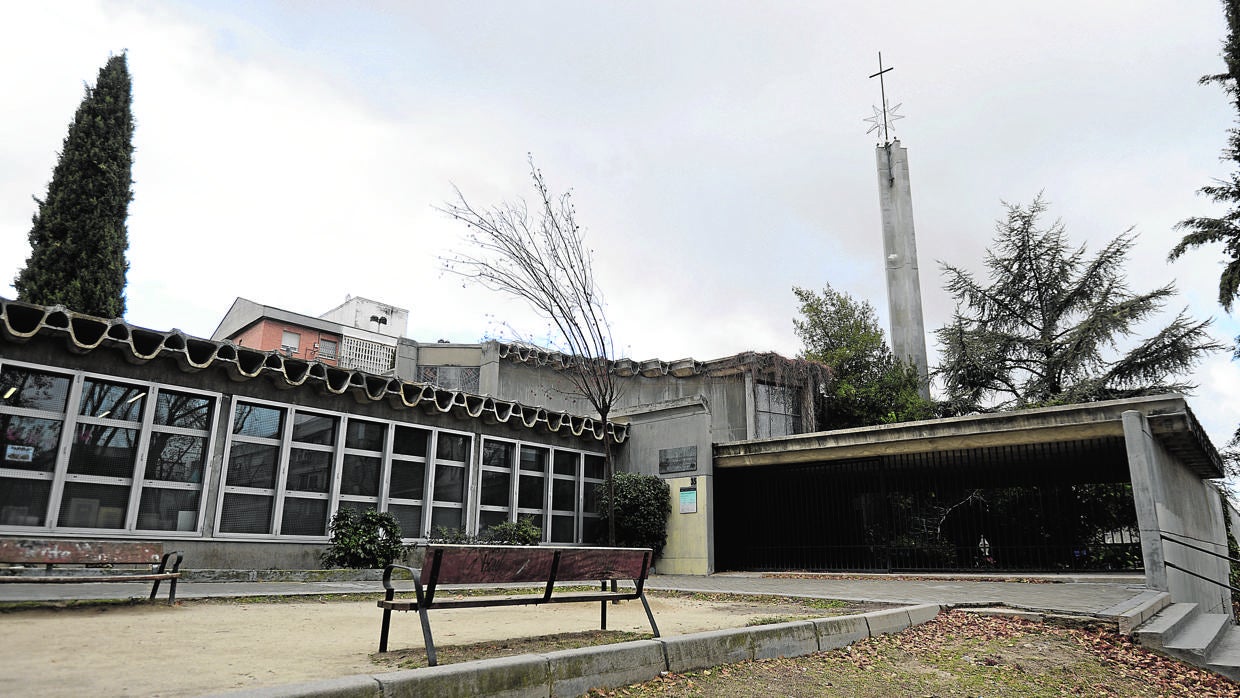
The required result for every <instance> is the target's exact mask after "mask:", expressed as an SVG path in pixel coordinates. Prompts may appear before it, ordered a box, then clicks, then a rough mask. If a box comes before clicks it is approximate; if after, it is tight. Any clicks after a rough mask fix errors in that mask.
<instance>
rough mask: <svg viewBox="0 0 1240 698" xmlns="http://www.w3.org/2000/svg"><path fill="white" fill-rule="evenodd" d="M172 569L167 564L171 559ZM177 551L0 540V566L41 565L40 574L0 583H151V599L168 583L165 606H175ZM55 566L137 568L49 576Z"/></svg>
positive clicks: (1, 578) (141, 545) (140, 545)
mask: <svg viewBox="0 0 1240 698" xmlns="http://www.w3.org/2000/svg"><path fill="white" fill-rule="evenodd" d="M174 555H175V556H176V559H175V560H173V563H172V569H168V561H169V560H170V559H172V556H174ZM183 557H184V555H182V553H181V552H180V551H173V552H168V553H165V552H164V546H163V544H162V543H148V542H136V541H135V542H131V541H91V540H35V539H22V538H7V539H0V563H7V564H10V565H43V566H44V573H43V574H21V575H0V583H3V582H8V583H19V584H82V583H86V582H153V584H152V585H151V596H150V598H151V600H154V599H155V594H156V592H158V591H159V584H160V582H163V581H164V580H168V603H169V605H171V604H173V603H176V595H177V580H178V579H180V577H181V572H180V569H181V560H182V558H183ZM56 565H141V566H145V568H146V569H145V570H143V569H135V570H132V571H129V572H126V571H123V570H116V569H110V568H88V569H87V571H84V572H81V573H75V574H63V573H62V574H53V572H54V571H55V570H54V569H53V568H54V567H55V566H56Z"/></svg>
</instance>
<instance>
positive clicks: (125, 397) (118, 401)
mask: <svg viewBox="0 0 1240 698" xmlns="http://www.w3.org/2000/svg"><path fill="white" fill-rule="evenodd" d="M146 391H147V388H145V387H138V386H134V385H125V384H124V383H111V382H107V381H101V380H95V379H93V378H87V379H86V382H85V383H84V384H83V387H82V404H81V405H80V406H79V407H78V414H81V415H84V416H87V417H106V418H108V419H122V420H125V421H127V422H136V421H139V420H140V419H142V405H143V404H144V403H145V402H146Z"/></svg>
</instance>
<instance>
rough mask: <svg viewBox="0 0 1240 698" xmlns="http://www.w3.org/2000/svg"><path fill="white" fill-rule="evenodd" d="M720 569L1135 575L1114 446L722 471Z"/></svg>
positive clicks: (1136, 544) (1121, 466)
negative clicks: (1129, 572) (1109, 572)
mask: <svg viewBox="0 0 1240 698" xmlns="http://www.w3.org/2000/svg"><path fill="white" fill-rule="evenodd" d="M715 505H716V507H715V560H716V567H717V568H718V569H720V570H841V571H846V570H855V571H863V570H864V571H890V572H898V571H917V570H920V571H936V570H937V571H946V570H969V571H974V572H981V571H986V570H995V571H999V570H1003V571H1067V570H1098V571H1103V570H1136V569H1140V568H1141V546H1140V541H1139V539H1138V537H1137V534H1136V527H1137V525H1136V512H1135V509H1134V506H1133V499H1132V487H1131V484H1130V482H1129V475H1128V465H1127V457H1126V453H1125V450H1124V447H1123V442H1122V440H1120V439H1094V440H1088V441H1077V442H1068V443H1052V444H1039V445H1034V446H1021V447H1006V448H986V449H976V450H969V451H949V452H935V453H921V454H908V455H901V456H892V457H884V458H875V459H867V460H850V461H836V462H830V463H820V464H810V465H798V466H771V467H748V468H727V469H719V470H717V471H716V477H715Z"/></svg>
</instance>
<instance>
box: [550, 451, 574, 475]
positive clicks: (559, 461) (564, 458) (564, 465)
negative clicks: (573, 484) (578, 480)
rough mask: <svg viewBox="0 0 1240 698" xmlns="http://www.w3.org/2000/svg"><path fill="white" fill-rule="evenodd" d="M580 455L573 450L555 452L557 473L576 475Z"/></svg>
mask: <svg viewBox="0 0 1240 698" xmlns="http://www.w3.org/2000/svg"><path fill="white" fill-rule="evenodd" d="M579 460H580V456H578V455H577V454H576V453H573V452H572V451H556V452H555V472H556V474H557V475H576V474H577V462H578V461H579Z"/></svg>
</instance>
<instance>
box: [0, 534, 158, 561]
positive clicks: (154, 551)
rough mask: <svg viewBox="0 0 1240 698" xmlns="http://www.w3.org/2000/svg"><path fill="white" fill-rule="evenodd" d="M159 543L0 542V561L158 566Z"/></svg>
mask: <svg viewBox="0 0 1240 698" xmlns="http://www.w3.org/2000/svg"><path fill="white" fill-rule="evenodd" d="M163 554H164V546H163V544H162V543H138V542H132V543H131V542H123V541H90V540H24V539H12V538H10V539H0V562H8V563H12V564H28V565H54V564H62V565H69V564H78V565H97V564H107V563H113V564H126V565H132V564H158V563H159V558H160V556H162V555H163Z"/></svg>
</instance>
